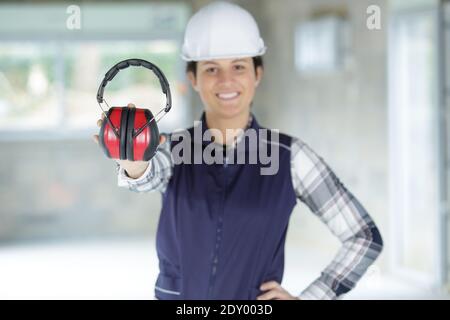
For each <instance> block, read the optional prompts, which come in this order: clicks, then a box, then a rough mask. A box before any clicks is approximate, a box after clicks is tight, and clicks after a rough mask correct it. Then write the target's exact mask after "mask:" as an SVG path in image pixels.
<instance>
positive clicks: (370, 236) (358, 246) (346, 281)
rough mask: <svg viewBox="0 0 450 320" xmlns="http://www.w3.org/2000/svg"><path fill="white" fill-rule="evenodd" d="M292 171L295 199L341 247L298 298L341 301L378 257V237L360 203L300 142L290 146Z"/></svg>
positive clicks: (322, 162) (374, 226)
mask: <svg viewBox="0 0 450 320" xmlns="http://www.w3.org/2000/svg"><path fill="white" fill-rule="evenodd" d="M291 170H292V179H293V184H294V188H295V191H296V193H297V197H298V198H299V199H300V200H301V201H302V202H303V203H305V204H306V205H307V206H308V207H309V209H310V210H311V211H312V213H314V214H315V215H316V216H317V217H319V219H320V220H321V221H322V222H323V223H325V224H326V225H327V226H328V228H329V229H330V231H331V232H332V233H333V234H334V235H335V236H336V237H337V238H338V239H339V240H340V242H341V243H342V246H341V248H340V250H339V251H338V253H337V255H336V256H335V257H334V259H333V261H331V263H330V264H329V265H328V266H327V267H326V268H325V269H324V270H323V271H322V272H321V275H320V277H319V278H317V279H316V280H315V281H314V282H313V283H312V284H310V285H309V286H308V287H307V288H306V289H305V290H304V291H303V292H302V293H301V294H300V296H299V298H300V299H305V300H306V299H340V298H341V297H342V295H343V294H345V293H347V292H348V291H350V290H351V289H353V288H354V287H355V285H356V283H357V282H358V280H359V279H360V278H361V277H362V276H363V274H364V273H365V272H366V270H367V268H368V267H369V266H370V265H371V264H372V263H373V262H374V261H375V260H376V258H377V257H378V255H379V254H380V252H381V250H382V247H383V242H382V239H381V235H380V233H379V231H378V228H377V227H376V225H375V223H374V221H373V220H372V218H371V217H370V216H369V214H368V213H367V211H366V210H365V209H364V207H363V206H362V205H361V204H360V203H359V201H358V200H357V199H356V198H355V197H354V196H353V195H352V194H351V193H350V192H349V191H348V190H347V189H346V188H345V186H344V185H343V184H342V183H341V182H340V181H339V179H338V178H337V177H336V175H335V174H334V173H333V171H332V170H331V169H330V167H328V165H327V164H326V163H325V161H324V160H323V159H322V158H321V157H319V156H318V155H317V154H316V153H315V152H314V151H313V150H312V149H311V148H310V147H309V146H308V145H306V144H305V143H304V142H302V141H301V140H300V139H294V141H293V142H292V147H291Z"/></svg>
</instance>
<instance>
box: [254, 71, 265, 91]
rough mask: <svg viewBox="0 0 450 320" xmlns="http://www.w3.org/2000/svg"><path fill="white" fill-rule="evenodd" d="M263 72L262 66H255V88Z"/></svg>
mask: <svg viewBox="0 0 450 320" xmlns="http://www.w3.org/2000/svg"><path fill="white" fill-rule="evenodd" d="M263 74H264V69H263V68H262V67H258V68H256V81H255V88H256V87H258V85H259V83H260V82H261V80H262V77H263Z"/></svg>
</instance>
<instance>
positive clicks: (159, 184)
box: [117, 135, 173, 192]
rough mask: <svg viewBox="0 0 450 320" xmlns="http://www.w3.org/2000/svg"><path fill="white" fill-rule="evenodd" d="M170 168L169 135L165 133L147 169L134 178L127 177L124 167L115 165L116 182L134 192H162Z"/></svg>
mask: <svg viewBox="0 0 450 320" xmlns="http://www.w3.org/2000/svg"><path fill="white" fill-rule="evenodd" d="M172 168H173V159H172V155H171V152H170V135H165V142H163V143H161V144H160V145H159V147H158V151H157V152H156V154H155V156H154V157H153V158H152V159H150V161H149V165H148V166H147V169H146V170H145V171H144V173H143V174H142V175H141V176H140V177H138V178H136V179H134V178H131V177H129V176H128V174H127V171H126V170H125V168H123V167H122V166H120V165H119V164H118V165H117V173H118V177H117V184H118V186H119V187H124V188H128V189H129V190H131V191H134V192H150V191H160V192H164V191H165V190H166V187H167V184H168V183H169V180H170V178H171V176H172Z"/></svg>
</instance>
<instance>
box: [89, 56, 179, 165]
mask: <svg viewBox="0 0 450 320" xmlns="http://www.w3.org/2000/svg"><path fill="white" fill-rule="evenodd" d="M130 66H142V67H145V68H147V69H149V70H151V71H153V73H154V74H155V75H156V76H157V77H158V79H159V82H160V84H161V88H162V91H163V93H164V94H165V95H166V106H165V107H164V108H163V109H161V110H160V111H159V112H158V113H157V114H156V116H158V115H159V114H161V113H162V112H164V113H163V114H162V115H161V116H160V117H159V118H158V119H156V116H153V114H152V112H151V111H150V110H148V109H141V108H129V107H112V108H109V110H108V112H107V113H105V111H104V110H103V108H102V105H101V104H102V102H105V103H106V105H107V106H108V107H109V105H108V103H107V102H106V100H105V99H104V98H103V92H104V90H105V87H106V85H107V84H108V82H109V81H111V80H112V79H113V78H114V77H115V76H116V74H117V73H118V72H119V71H120V70H122V69H126V68H128V67H130ZM97 102H98V104H99V106H100V108H101V109H102V112H103V113H104V114H105V120H104V121H103V123H102V125H101V127H100V133H99V143H100V146H101V148H102V149H103V151H104V152H105V154H106V156H107V157H108V158H112V159H120V160H130V161H148V160H150V159H151V158H152V157H153V156H154V155H155V153H156V151H157V149H158V145H159V130H158V125H157V122H158V121H159V120H161V118H162V117H163V116H164V115H165V114H166V113H167V112H169V110H170V108H171V107H172V97H171V95H170V87H169V82H168V81H167V79H166V77H165V76H164V74H163V73H162V72H161V70H160V69H159V68H158V67H157V66H155V65H154V64H152V63H151V62H148V61H146V60H142V59H127V60H124V61H121V62H119V63H117V64H116V65H114V66H113V67H112V68H111V69H110V70H109V71H108V72H107V73H106V74H105V77H104V79H103V81H102V82H101V84H100V87H99V88H98V92H97Z"/></svg>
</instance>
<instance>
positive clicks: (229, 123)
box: [205, 111, 250, 144]
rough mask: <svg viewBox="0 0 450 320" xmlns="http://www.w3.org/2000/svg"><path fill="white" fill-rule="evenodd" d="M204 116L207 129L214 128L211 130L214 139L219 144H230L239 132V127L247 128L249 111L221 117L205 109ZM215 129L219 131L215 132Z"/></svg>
mask: <svg viewBox="0 0 450 320" xmlns="http://www.w3.org/2000/svg"><path fill="white" fill-rule="evenodd" d="M205 117H206V124H207V126H208V129H215V130H212V136H213V137H214V141H215V142H216V143H220V144H232V143H233V141H234V139H235V137H236V136H237V135H238V134H239V129H242V130H245V129H246V128H247V124H248V120H249V117H250V112H243V113H242V114H239V115H237V116H236V117H233V118H221V117H217V116H215V115H214V114H212V113H211V112H208V111H205ZM216 130H218V131H219V132H215V131H216ZM227 130H228V132H227ZM230 130H231V131H230Z"/></svg>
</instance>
